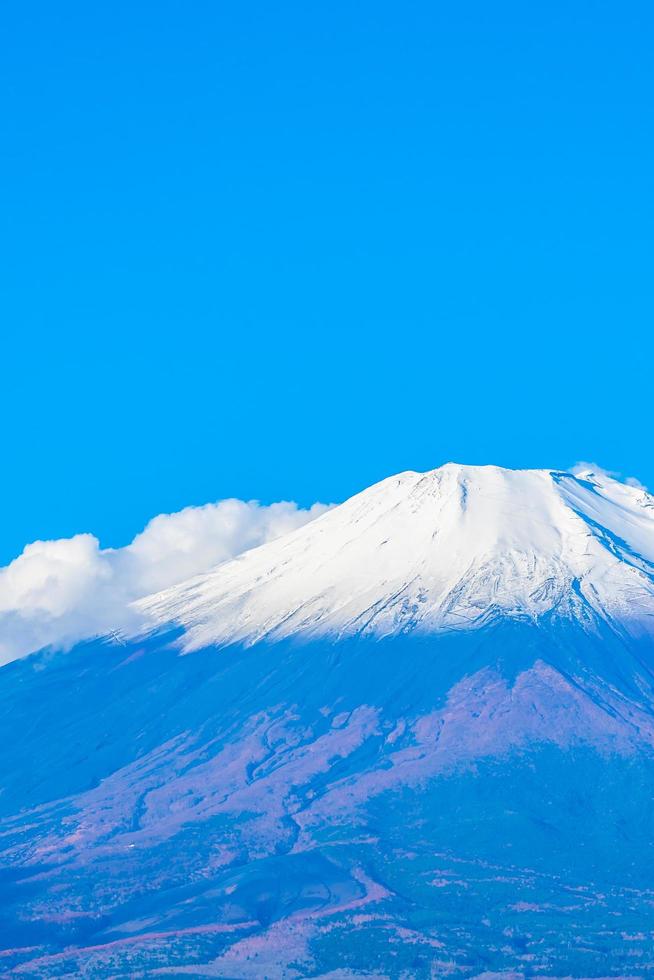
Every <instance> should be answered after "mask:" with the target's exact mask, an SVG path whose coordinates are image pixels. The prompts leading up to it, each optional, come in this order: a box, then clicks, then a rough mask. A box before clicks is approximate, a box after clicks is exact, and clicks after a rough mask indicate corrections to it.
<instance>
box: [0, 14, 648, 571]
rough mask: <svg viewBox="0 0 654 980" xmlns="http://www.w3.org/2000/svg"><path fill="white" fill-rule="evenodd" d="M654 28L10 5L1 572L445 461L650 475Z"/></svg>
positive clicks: (586, 21)
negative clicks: (585, 466)
mask: <svg viewBox="0 0 654 980" xmlns="http://www.w3.org/2000/svg"><path fill="white" fill-rule="evenodd" d="M653 9H654V8H652V7H651V5H650V4H646V3H629V2H627V3H624V4H620V5H617V4H608V3H600V2H595V3H589V2H579V3H575V4H570V3H563V2H558V0H555V2H553V3H550V4H546V5H545V4H542V5H534V4H524V3H508V2H504V0H500V2H498V3H495V4H488V3H482V2H468V3H464V4H433V3H427V2H408V3H403V4H401V5H400V4H390V3H385V2H379V0H376V2H375V3H372V2H365V0H364V2H360V3H356V4H351V3H347V4H345V3H340V2H335V3H331V4H324V5H315V4H300V3H284V2H281V3H279V4H269V3H238V4H237V3H215V2H212V3H204V2H197V3H194V4H188V3H184V4H183V3H181V2H179V3H178V2H163V3H162V2H158V3H156V4H155V3H146V2H139V0H136V2H130V3H124V2H120V0H118V2H116V3H113V4H88V3H81V2H80V3H71V2H67V0H61V2H60V3H57V4H52V3H48V4H46V3H33V2H30V0H21V2H20V3H18V2H14V0H10V2H8V3H7V4H6V5H5V6H4V8H3V22H4V24H3V30H2V41H1V42H0V43H1V44H2V47H3V54H2V59H0V76H1V77H0V81H1V85H2V92H3V110H2V114H1V120H0V126H1V128H2V141H3V152H2V154H1V155H0V195H1V207H2V214H3V222H2V225H3V234H2V236H1V238H0V249H1V254H0V263H1V266H2V276H1V277H0V312H1V315H2V320H3V346H2V357H1V359H0V409H1V411H2V419H3V426H2V430H3V440H2V442H3V446H2V455H3V461H4V464H5V467H4V479H3V481H2V491H1V493H2V498H3V503H4V507H3V514H4V519H3V522H2V527H1V530H0V562H3V561H4V562H6V561H8V560H9V559H10V558H12V557H13V556H14V555H15V554H17V553H18V552H19V551H20V550H21V548H22V547H23V545H24V544H25V543H26V542H27V541H31V540H33V539H35V538H53V537H59V536H67V535H70V534H73V533H74V532H77V531H82V530H91V531H93V532H94V533H96V534H97V535H98V536H99V538H100V540H101V542H102V544H103V545H105V546H109V545H120V544H123V543H125V542H127V541H129V540H130V539H131V538H132V537H133V535H134V533H135V532H136V531H137V530H139V529H140V528H141V527H142V526H143V525H144V524H145V522H146V521H147V519H148V518H149V517H151V516H153V515H154V514H157V513H159V512H163V511H173V510H178V509H179V508H181V507H183V506H185V505H188V504H199V503H203V502H205V501H209V500H216V499H219V498H223V497H228V496H237V497H242V498H245V499H249V498H252V497H256V498H259V499H261V500H263V501H272V500H277V499H280V498H292V499H295V500H298V501H299V502H300V503H301V504H303V505H306V504H308V503H310V502H312V501H314V500H316V499H321V500H341V499H343V498H345V497H346V496H347V495H349V494H350V493H352V492H354V491H355V490H357V489H360V488H361V487H363V486H365V485H367V484H369V483H371V482H373V481H374V480H376V479H379V478H381V477H383V476H386V475H388V474H390V473H392V472H395V471H398V470H402V469H407V468H412V469H427V468H431V467H433V466H437V465H439V464H440V463H442V462H444V461H446V460H449V459H454V460H457V461H463V462H469V463H484V462H495V463H499V464H502V465H507V466H554V467H564V466H569V465H571V464H572V463H573V462H574V461H575V460H577V459H590V460H597V461H599V462H600V463H602V464H603V465H604V466H606V467H608V468H610V469H613V470H618V471H620V472H622V473H623V474H625V475H632V474H633V475H635V476H637V477H639V478H640V479H641V480H642V481H643V482H645V483H646V484H649V485H650V486H653V485H654V457H653V454H652V445H651V443H652V440H651V432H652V401H651V398H652V396H651V387H652V385H651V377H652V354H653V353H654V340H653V334H654V330H653V315H652V314H653V311H654V279H653V277H652V260H653V254H652V253H653V248H652V228H653V227H654V190H653V182H652V176H651V175H652V173H654V132H653V126H652V124H653V118H652V108H651V97H652V92H653V91H654V78H653V75H654V67H653V63H652V58H651V37H652V27H654V23H653V21H654V12H653Z"/></svg>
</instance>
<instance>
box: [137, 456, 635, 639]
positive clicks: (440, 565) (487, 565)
mask: <svg viewBox="0 0 654 980" xmlns="http://www.w3.org/2000/svg"><path fill="white" fill-rule="evenodd" d="M653 504H654V501H653V500H652V498H651V497H650V496H649V495H648V494H646V493H644V491H642V490H640V489H637V488H634V487H631V486H627V485H625V484H622V483H619V482H618V481H616V480H613V479H611V478H610V477H606V476H603V475H602V476H598V475H595V474H593V473H592V472H591V471H589V472H587V473H586V472H584V473H582V474H576V475H575V474H572V473H567V472H563V471H557V470H509V469H504V468H502V467H498V466H466V465H463V464H460V463H446V464H445V465H444V466H441V467H439V468H437V469H434V470H431V471H428V472H426V473H417V472H413V471H405V472H403V473H399V474H397V475H395V476H392V477H388V478H387V479H385V480H382V481H381V482H380V483H377V484H375V485H373V486H372V487H369V488H368V489H367V490H364V491H363V492H361V493H359V494H356V495H355V496H354V497H352V498H350V499H349V500H347V501H346V502H345V503H344V504H341V505H340V506H339V507H336V508H335V509H333V510H331V511H330V512H329V513H327V514H324V515H323V516H322V517H320V518H318V519H317V520H315V521H313V522H312V523H310V524H308V525H306V526H304V527H303V528H301V529H299V530H298V531H295V532H292V533H291V534H288V535H286V536H284V537H283V538H281V539H278V540H277V541H274V542H271V543H269V544H266V545H263V546H262V547H260V548H256V549H253V550H252V551H249V552H246V553H245V554H244V555H241V556H240V557H239V558H237V559H235V560H234V561H230V562H227V563H225V564H222V565H219V566H217V567H216V568H215V569H214V570H213V571H211V572H210V573H208V574H206V575H203V576H201V577H198V578H195V579H192V580H190V581H188V582H185V583H184V584H182V585H181V586H176V587H175V588H173V589H170V590H168V591H166V592H163V593H160V594H158V595H156V596H152V597H150V598H148V599H146V600H143V601H142V602H141V603H139V604H138V605H139V609H140V611H141V612H143V613H145V614H146V616H147V617H148V618H149V620H150V622H152V623H153V624H154V625H156V626H160V625H163V624H168V623H179V624H181V625H182V626H183V627H184V629H185V639H184V644H185V646H186V647H187V648H188V649H192V648H196V647H200V646H206V645H210V644H220V645H222V644H229V643H233V642H244V643H247V644H250V643H254V642H256V641H258V640H262V639H264V638H265V639H269V640H274V639H280V638H283V637H287V636H295V635H297V636H303V637H306V638H309V637H316V636H327V637H333V638H335V639H337V638H340V637H343V636H349V635H355V634H363V635H369V634H371V635H374V636H377V637H380V638H381V637H385V636H392V635H397V634H399V633H406V632H409V631H419V632H427V633H430V632H440V631H443V630H460V629H473V628H476V627H479V626H481V625H484V624H486V623H488V622H489V621H493V620H495V619H497V618H504V617H509V618H525V617H527V618H529V619H532V620H538V619H540V618H542V617H544V616H561V617H574V618H575V619H578V620H579V621H581V622H582V623H584V624H585V625H587V626H588V627H589V628H592V627H593V624H594V623H596V622H597V621H598V620H603V621H605V622H608V623H609V624H610V625H611V626H613V627H614V628H615V629H616V630H618V631H621V630H626V631H628V632H634V631H635V632H642V631H643V630H644V631H646V632H650V631H653V630H654V626H653V624H654V506H653Z"/></svg>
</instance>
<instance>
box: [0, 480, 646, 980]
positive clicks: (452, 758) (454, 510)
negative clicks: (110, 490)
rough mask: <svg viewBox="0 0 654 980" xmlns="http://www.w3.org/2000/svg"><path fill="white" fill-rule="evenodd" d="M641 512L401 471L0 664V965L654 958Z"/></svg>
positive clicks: (597, 483) (641, 964)
mask: <svg viewBox="0 0 654 980" xmlns="http://www.w3.org/2000/svg"><path fill="white" fill-rule="evenodd" d="M653 576H654V501H653V500H652V498H651V497H650V496H649V495H648V494H647V493H646V492H645V491H643V490H642V489H640V488H637V487H630V486H626V485H624V484H621V483H619V482H617V481H615V480H611V479H609V478H607V477H605V476H604V475H601V474H600V475H597V474H593V473H590V472H588V473H581V474H570V473H561V472H553V471H548V470H532V471H510V470H503V469H499V468H497V467H467V466H458V465H454V464H448V465H446V466H443V467H441V468H440V469H437V470H434V471H433V472H430V473H426V474H419V473H403V474H400V475H399V476H396V477H392V478H390V479H388V480H385V481H383V482H382V483H379V484H377V485H376V486H374V487H371V488H370V489H368V490H365V491H364V492H363V493H361V494H358V495H357V496H355V497H353V498H352V499H351V500H349V501H347V502H346V503H344V504H342V505H341V506H340V507H337V508H335V509H334V510H331V511H329V512H328V513H326V514H325V515H323V516H322V517H319V518H318V519H316V520H315V521H313V522H312V523H310V524H308V525H306V526H304V527H302V528H301V529H300V530H297V531H294V532H291V533H290V534H287V535H285V536H284V537H282V538H279V539H278V540H276V541H273V542H271V543H269V544H266V545H263V546H262V547H260V548H256V549H254V550H252V551H249V552H247V553H245V554H244V555H242V556H241V557H240V558H238V559H236V560H233V561H229V562H226V563H224V564H221V565H218V566H216V568H215V569H214V570H213V571H212V572H210V573H209V574H207V575H204V576H202V577H200V578H196V579H192V580H190V581H188V582H186V583H185V584H184V585H182V586H179V587H176V588H174V589H171V590H169V591H167V592H163V593H159V594H158V595H155V596H152V597H150V598H148V599H147V600H145V601H143V602H141V603H140V604H139V607H138V611H139V614H140V616H141V619H140V622H141V623H144V625H143V629H142V631H141V632H140V633H138V634H137V635H134V636H125V635H118V633H112V634H111V635H110V636H109V637H106V638H103V639H98V640H96V641H93V642H91V643H84V644H79V645H78V646H77V647H75V648H74V649H73V650H71V651H69V652H65V653H62V652H60V653H53V652H52V651H42V652H40V653H37V654H35V655H33V656H32V657H28V658H25V659H22V660H18V661H15V662H13V663H11V664H9V665H7V666H5V667H4V668H2V670H0V773H1V774H2V778H1V782H0V821H1V822H0V972H2V973H3V975H7V976H17V977H24V978H28V980H29V978H35V980H36V978H38V980H42V978H50V977H63V976H69V977H72V976H88V977H94V978H95V977H98V978H104V977H119V978H127V977H130V978H131V977H151V976H152V977H154V976H166V977H169V976H175V975H178V974H180V975H186V976H193V977H205V976H206V977H224V978H230V980H245V978H253V980H260V978H268V980H297V978H304V977H315V978H323V980H326V978H330V980H354V978H359V977H361V978H365V977H367V978H392V980H395V978H397V980H409V978H410V980H413V978H417V980H423V978H424V980H427V978H429V980H432V978H434V977H441V976H453V977H463V978H473V977H477V978H480V977H484V978H486V980H489V978H491V977H500V976H502V977H512V978H516V980H523V978H527V977H544V978H545V977H550V978H553V977H586V978H590V977H622V978H624V977H641V976H642V977H645V976H650V975H651V973H652V970H654V913H653V911H652V910H653V908H654V904H653V903H654V894H653V892H652V880H653V879H654V806H653V805H652V802H653V800H654V629H653V625H652V624H653V623H654V577H653Z"/></svg>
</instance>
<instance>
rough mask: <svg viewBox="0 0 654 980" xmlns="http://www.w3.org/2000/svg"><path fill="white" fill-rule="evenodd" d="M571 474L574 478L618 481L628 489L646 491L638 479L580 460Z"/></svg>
mask: <svg viewBox="0 0 654 980" xmlns="http://www.w3.org/2000/svg"><path fill="white" fill-rule="evenodd" d="M570 472H571V473H574V474H575V476H590V475H591V474H592V475H593V476H599V477H600V478H601V477H606V478H608V479H610V480H620V481H621V482H622V483H626V484H627V486H628V487H635V488H636V489H637V490H647V487H646V486H645V484H644V483H641V482H640V480H639V479H638V477H635V476H624V477H623V476H622V474H621V473H618V472H616V471H615V470H607V469H604V467H603V466H599V465H598V463H588V462H586V461H585V460H580V461H579V462H578V463H575V465H574V466H573V467H572V469H571V471H570Z"/></svg>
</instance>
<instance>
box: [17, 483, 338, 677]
mask: <svg viewBox="0 0 654 980" xmlns="http://www.w3.org/2000/svg"><path fill="white" fill-rule="evenodd" d="M328 509H329V507H328V506H327V505H325V504H314V505H313V507H311V508H309V509H308V510H302V509H301V508H299V507H298V506H297V504H295V503H290V502H286V501H284V502H282V503H277V504H271V505H270V506H262V505H261V504H259V503H257V501H250V502H246V501H243V500H222V501H220V502H218V503H215V504H206V505H205V506H204V507H187V508H186V509H185V510H181V511H179V512H178V513H176V514H160V515H159V516H158V517H155V518H153V519H152V520H151V521H150V523H149V524H148V525H147V527H146V528H145V529H144V530H143V531H142V532H141V533H140V534H137V536H136V537H135V538H134V540H133V541H132V543H131V544H129V545H127V546H126V547H125V548H115V549H113V548H106V549H102V548H100V542H99V541H98V539H97V538H96V537H94V536H93V535H92V534H77V535H75V537H72V538H62V539H60V540H57V541H35V542H34V543H33V544H28V545H27V546H26V547H25V549H24V550H23V552H22V554H21V555H19V556H18V558H16V559H14V561H12V562H11V563H10V564H9V565H7V566H6V567H4V568H0V664H2V663H8V662H9V661H11V660H15V659H16V658H18V657H22V656H25V655H26V654H28V653H30V652H32V651H33V650H38V649H40V648H41V647H45V646H51V647H62V648H65V647H68V646H71V645H72V644H73V643H76V642H77V641H78V640H81V639H85V638H88V637H92V636H96V635H99V634H102V633H106V632H108V631H110V630H113V629H122V628H129V626H130V625H136V614H135V613H134V611H133V610H132V609H131V608H130V605H129V604H130V603H131V602H132V601H133V600H135V599H139V598H142V597H143V596H145V595H148V594H149V593H151V592H156V591H158V590H160V589H164V588H167V587H169V586H171V585H175V584H176V583H177V582H182V581H183V580H184V579H186V578H189V577H190V576H192V575H196V574H198V573H199V572H203V571H206V570H207V569H209V568H211V567H213V566H214V565H216V564H218V563H219V562H221V561H225V560H227V559H229V558H233V557H234V556H235V555H238V554H240V553H241V552H242V551H246V550H247V549H248V548H254V547H256V546H257V545H260V544H264V543H265V542H266V541H272V540H273V539H274V538H278V537H280V535H282V534H285V533H287V532H288V531H292V530H295V528H298V527H301V526H302V525H303V524H306V523H307V522H308V521H310V520H313V519H314V518H316V517H319V516H320V514H322V513H324V512H325V511H326V510H328Z"/></svg>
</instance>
